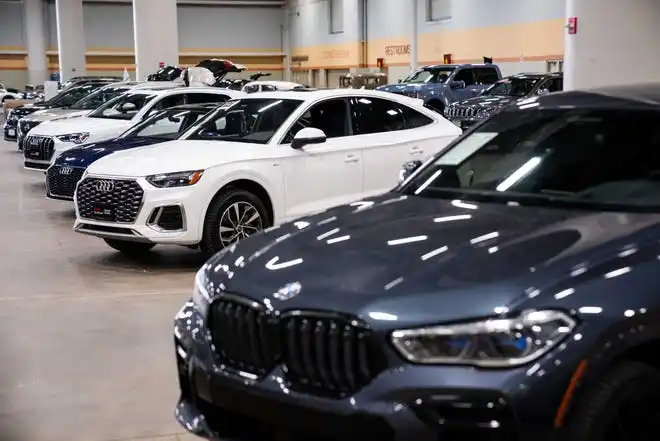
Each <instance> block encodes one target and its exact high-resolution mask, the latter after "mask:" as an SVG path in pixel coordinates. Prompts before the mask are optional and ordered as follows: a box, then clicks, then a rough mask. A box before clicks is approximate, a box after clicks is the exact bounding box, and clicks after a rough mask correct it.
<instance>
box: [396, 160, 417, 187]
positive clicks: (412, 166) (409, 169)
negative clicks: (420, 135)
mask: <svg viewBox="0 0 660 441" xmlns="http://www.w3.org/2000/svg"><path fill="white" fill-rule="evenodd" d="M421 165H422V161H420V160H419V159H415V160H414V161H408V162H406V163H404V164H403V165H402V166H401V169H400V170H399V184H400V183H402V182H403V181H405V180H406V179H408V176H410V175H412V174H413V173H414V172H415V170H417V169H418V168H419V167H421Z"/></svg>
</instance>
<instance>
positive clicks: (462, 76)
mask: <svg viewBox="0 0 660 441" xmlns="http://www.w3.org/2000/svg"><path fill="white" fill-rule="evenodd" d="M454 81H465V85H466V86H471V85H473V84H474V73H473V69H462V70H461V71H460V72H458V73H457V74H456V76H455V77H454Z"/></svg>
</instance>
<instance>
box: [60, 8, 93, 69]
mask: <svg viewBox="0 0 660 441" xmlns="http://www.w3.org/2000/svg"><path fill="white" fill-rule="evenodd" d="M55 12H56V15H57V51H58V54H59V56H58V58H59V64H60V81H66V80H68V79H70V78H71V77H77V76H82V75H86V74H87V67H86V61H85V50H86V45H85V26H84V24H83V0H55Z"/></svg>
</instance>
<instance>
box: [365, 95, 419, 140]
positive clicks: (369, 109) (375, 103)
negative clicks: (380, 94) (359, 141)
mask: <svg viewBox="0 0 660 441" xmlns="http://www.w3.org/2000/svg"><path fill="white" fill-rule="evenodd" d="M353 106H354V107H355V110H356V112H355V113H356V115H357V133H358V134H359V135H368V134H370V133H382V132H391V131H394V130H403V129H405V128H406V127H405V125H406V120H405V117H404V116H403V112H402V110H401V108H400V107H399V105H398V104H397V103H395V102H394V101H389V100H384V99H380V98H371V97H368V98H367V97H359V98H356V99H355V101H354V102H353Z"/></svg>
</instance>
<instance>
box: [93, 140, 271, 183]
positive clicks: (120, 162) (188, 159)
mask: <svg viewBox="0 0 660 441" xmlns="http://www.w3.org/2000/svg"><path fill="white" fill-rule="evenodd" d="M263 151H264V146H263V145H261V144H250V143H241V142H227V141H197V140H194V141H193V140H191V141H188V140H174V141H167V142H163V143H160V144H155V145H151V146H147V147H141V148H138V149H132V150H125V151H123V152H117V153H114V154H112V155H109V156H106V157H105V158H102V159H100V160H99V161H96V162H95V163H94V164H92V165H91V166H90V167H89V168H88V169H87V170H88V172H89V173H90V174H97V175H112V176H126V177H141V176H149V175H154V174H160V173H171V172H178V171H188V170H206V169H208V168H210V167H215V166H220V165H223V164H227V163H231V162H240V161H250V160H253V159H259V158H262V157H263Z"/></svg>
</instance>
